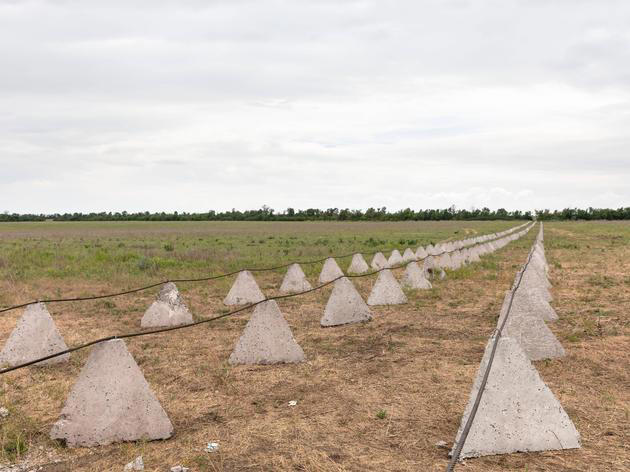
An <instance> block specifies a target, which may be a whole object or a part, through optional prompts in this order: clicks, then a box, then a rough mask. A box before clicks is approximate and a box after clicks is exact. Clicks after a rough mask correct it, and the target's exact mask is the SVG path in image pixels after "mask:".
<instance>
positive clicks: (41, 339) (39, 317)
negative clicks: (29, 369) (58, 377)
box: [0, 303, 70, 366]
mask: <svg viewBox="0 0 630 472" xmlns="http://www.w3.org/2000/svg"><path fill="white" fill-rule="evenodd" d="M66 349H68V346H66V343H65V342H64V341H63V338H62V337H61V334H59V331H58V330H57V326H55V322H54V321H53V319H52V317H51V316H50V313H48V310H47V309H46V305H44V304H43V303H34V304H32V305H28V306H27V307H26V310H24V314H23V315H22V318H20V320H19V321H18V323H17V326H16V327H15V329H14V330H13V332H12V333H11V334H10V335H9V339H7V342H6V343H5V344H4V347H3V348H2V352H0V366H1V365H8V366H15V365H18V364H23V363H25V362H29V361H32V360H34V359H39V358H40V357H45V356H49V355H51V354H55V353H56V352H60V351H65V350H66ZM68 359H70V354H64V355H62V356H58V357H53V358H52V359H48V360H47V361H43V362H38V363H37V364H35V365H37V366H41V365H49V364H57V363H59V362H66V361H67V360H68Z"/></svg>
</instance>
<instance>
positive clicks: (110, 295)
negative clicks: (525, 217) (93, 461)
mask: <svg viewBox="0 0 630 472" xmlns="http://www.w3.org/2000/svg"><path fill="white" fill-rule="evenodd" d="M522 226H523V225H520V226H516V227H515V228H511V229H510V230H509V232H508V233H506V234H505V235H504V236H506V235H507V234H510V233H512V232H514V231H515V230H516V229H518V228H520V227H522ZM504 236H501V237H504ZM497 239H500V238H495V239H493V240H492V241H496V240H497ZM485 242H487V241H484V243H485ZM480 244H483V243H480ZM391 250H393V249H391ZM458 250H459V249H453V250H452V251H443V252H441V253H439V254H434V255H433V256H434V257H437V256H441V255H442V254H445V253H451V252H455V251H458ZM383 251H385V252H389V251H390V250H378V251H373V252H353V253H352V254H344V255H341V256H328V257H325V258H323V259H317V260H312V261H303V262H289V263H287V264H282V265H279V266H275V267H262V268H257V269H256V268H254V269H247V268H245V269H240V270H235V271H232V272H228V273H225V274H219V275H213V276H209V277H200V278H194V279H171V280H164V281H162V282H156V283H153V284H151V285H147V286H144V287H139V288H134V289H130V290H125V291H122V292H115V293H108V294H105V295H90V296H87V297H74V298H52V299H43V300H34V301H31V302H28V303H21V304H19V305H13V306H10V307H7V308H3V309H0V313H6V312H7V311H12V310H17V309H18V308H24V307H25V306H28V305H32V304H34V303H62V302H81V301H88V300H100V299H103V298H113V297H119V296H121V295H128V294H130V293H137V292H142V291H144V290H149V289H151V288H154V287H158V286H160V285H164V284H166V283H169V282H173V283H185V282H206V281H209V280H217V279H222V278H225V277H230V276H232V275H235V274H238V273H239V272H242V271H244V270H247V271H249V272H267V271H273V270H279V269H285V268H287V267H289V266H291V265H293V264H300V265H309V264H317V263H321V262H324V261H326V259H330V258H333V259H343V258H346V257H350V256H353V255H355V254H365V255H374V254H376V253H378V252H383ZM427 257H428V256H427ZM424 259H426V257H424V258H422V259H419V261H421V260H424ZM417 262H418V261H417Z"/></svg>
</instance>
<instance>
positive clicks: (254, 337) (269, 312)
mask: <svg viewBox="0 0 630 472" xmlns="http://www.w3.org/2000/svg"><path fill="white" fill-rule="evenodd" d="M304 359H305V357H304V351H303V350H302V348H301V347H300V345H299V344H298V343H297V342H296V341H295V339H294V338H293V333H292V332H291V328H290V327H289V324H288V323H287V321H286V320H285V319H284V317H283V316H282V313H281V312H280V308H279V307H278V304H277V303H276V301H275V300H269V301H266V302H263V303H261V304H259V305H257V306H256V308H255V309H254V313H253V314H252V317H251V318H250V319H249V321H248V322H247V325H246V326H245V330H244V331H243V334H242V335H241V337H240V339H239V340H238V342H237V343H236V347H235V348H234V351H233V352H232V354H231V355H230V359H229V362H230V364H278V363H282V362H285V363H292V362H303V361H304Z"/></svg>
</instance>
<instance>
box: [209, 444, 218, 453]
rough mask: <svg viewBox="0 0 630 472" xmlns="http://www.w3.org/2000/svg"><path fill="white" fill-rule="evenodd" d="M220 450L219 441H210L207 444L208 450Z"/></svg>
mask: <svg viewBox="0 0 630 472" xmlns="http://www.w3.org/2000/svg"><path fill="white" fill-rule="evenodd" d="M218 450H219V443H218V442H209V443H208V445H207V446H206V452H217V451H218Z"/></svg>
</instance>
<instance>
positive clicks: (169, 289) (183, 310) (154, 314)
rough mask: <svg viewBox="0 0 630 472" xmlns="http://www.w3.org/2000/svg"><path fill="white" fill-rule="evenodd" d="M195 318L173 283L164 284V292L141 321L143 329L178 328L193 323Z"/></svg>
mask: <svg viewBox="0 0 630 472" xmlns="http://www.w3.org/2000/svg"><path fill="white" fill-rule="evenodd" d="M192 321H193V317H192V314H191V313H190V311H188V307H187V306H186V304H185V303H184V300H182V297H181V295H180V293H179V290H177V287H176V286H175V284H174V283H173V282H168V283H166V284H164V286H163V287H162V290H160V293H159V294H158V296H157V300H156V301H154V302H153V303H152V304H151V306H150V307H149V308H148V309H147V311H146V312H145V313H144V316H143V317H142V320H141V321H140V326H141V327H143V328H158V327H161V326H178V325H183V324H189V323H192Z"/></svg>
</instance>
